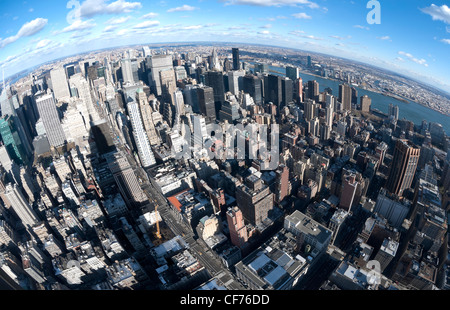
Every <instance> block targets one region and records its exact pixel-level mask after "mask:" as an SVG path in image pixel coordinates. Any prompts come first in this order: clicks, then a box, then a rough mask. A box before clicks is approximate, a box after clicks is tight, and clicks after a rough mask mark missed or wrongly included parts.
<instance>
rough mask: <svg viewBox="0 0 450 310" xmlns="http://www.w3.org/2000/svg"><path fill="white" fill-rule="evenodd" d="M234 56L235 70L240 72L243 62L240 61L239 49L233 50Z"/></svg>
mask: <svg viewBox="0 0 450 310" xmlns="http://www.w3.org/2000/svg"><path fill="white" fill-rule="evenodd" d="M232 54H233V70H235V71H236V70H240V69H241V62H240V60H239V49H238V48H233V49H232Z"/></svg>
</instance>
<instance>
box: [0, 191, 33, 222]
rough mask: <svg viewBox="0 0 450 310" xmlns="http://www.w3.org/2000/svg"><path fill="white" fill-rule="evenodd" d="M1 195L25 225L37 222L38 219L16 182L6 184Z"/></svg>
mask: <svg viewBox="0 0 450 310" xmlns="http://www.w3.org/2000/svg"><path fill="white" fill-rule="evenodd" d="M3 197H4V198H5V200H6V201H4V203H5V204H6V205H8V206H9V207H10V208H12V209H13V210H14V212H15V213H16V214H17V216H18V217H19V218H20V220H21V221H22V224H23V225H24V226H25V227H27V226H28V227H31V226H33V225H35V224H37V222H38V221H39V219H38V217H37V215H36V213H35V212H34V211H33V209H32V207H31V206H30V204H29V203H28V202H27V200H26V199H25V197H24V195H23V194H22V191H21V190H20V189H19V187H18V186H17V184H11V183H9V184H8V185H6V186H5V192H4V194H3Z"/></svg>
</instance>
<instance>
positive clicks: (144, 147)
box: [127, 102, 156, 167]
mask: <svg viewBox="0 0 450 310" xmlns="http://www.w3.org/2000/svg"><path fill="white" fill-rule="evenodd" d="M127 108H128V114H129V116H130V121H131V126H132V128H133V137H134V141H135V143H136V147H137V149H138V154H139V158H140V159H141V163H142V166H143V167H150V166H152V165H154V164H155V163H156V161H155V156H154V155H153V151H152V149H151V147H150V141H149V139H148V136H147V132H146V131H145V130H144V125H143V124H142V118H141V113H140V110H139V104H138V103H137V102H129V103H128V104H127Z"/></svg>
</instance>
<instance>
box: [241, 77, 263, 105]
mask: <svg viewBox="0 0 450 310" xmlns="http://www.w3.org/2000/svg"><path fill="white" fill-rule="evenodd" d="M243 90H244V93H246V94H249V95H250V96H252V98H253V100H254V102H255V104H257V105H260V104H262V89H261V79H260V78H259V77H257V76H255V75H252V74H247V75H246V76H244V78H243Z"/></svg>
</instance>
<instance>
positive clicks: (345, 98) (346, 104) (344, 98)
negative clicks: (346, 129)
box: [339, 84, 352, 111]
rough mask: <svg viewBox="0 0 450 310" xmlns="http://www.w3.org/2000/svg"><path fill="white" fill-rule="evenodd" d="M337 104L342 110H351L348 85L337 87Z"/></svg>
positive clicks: (350, 92)
mask: <svg viewBox="0 0 450 310" xmlns="http://www.w3.org/2000/svg"><path fill="white" fill-rule="evenodd" d="M339 102H341V104H342V109H343V110H346V111H351V110H352V89H351V87H350V86H349V85H348V84H341V85H339Z"/></svg>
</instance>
